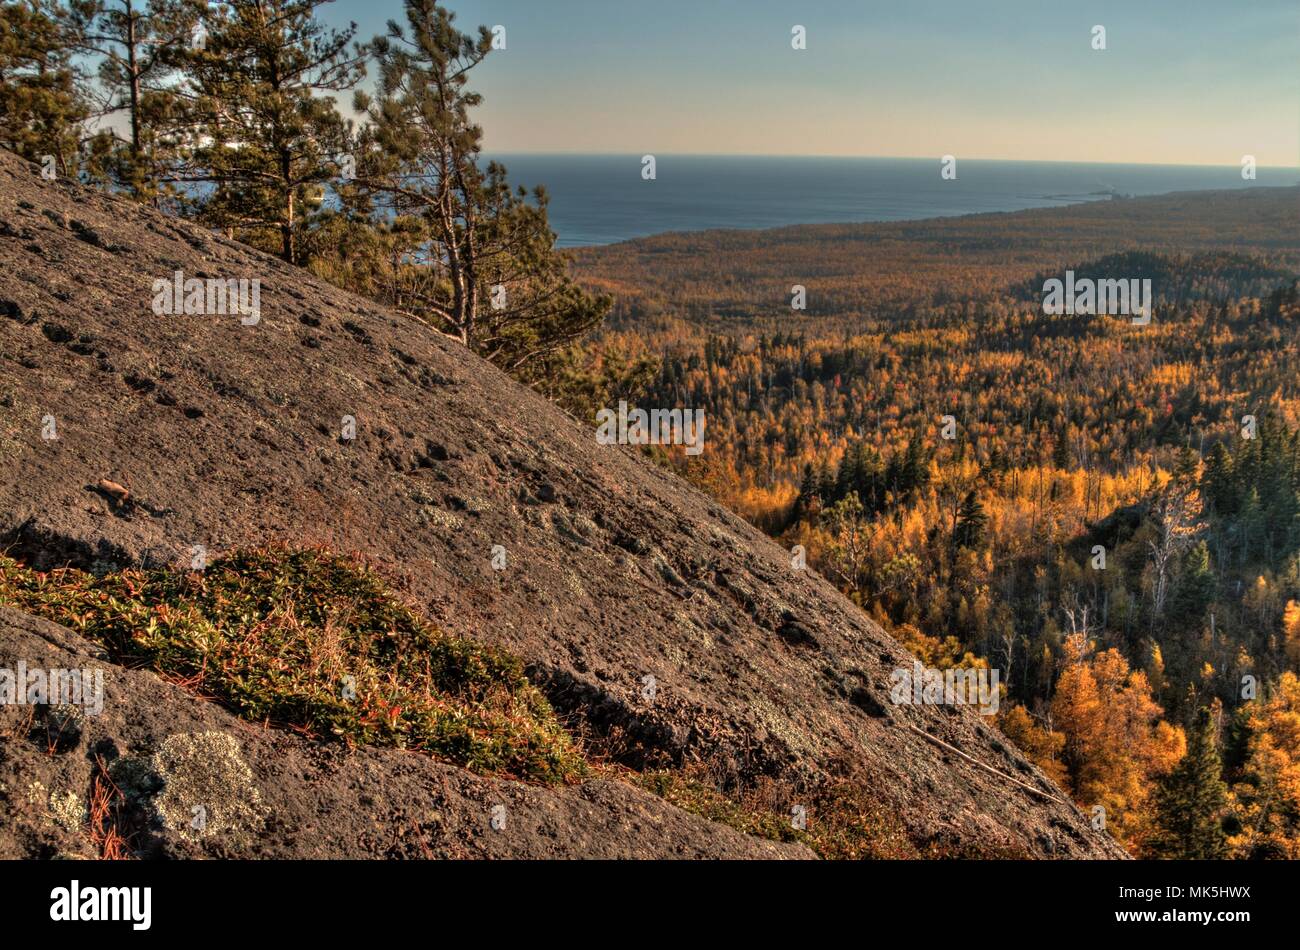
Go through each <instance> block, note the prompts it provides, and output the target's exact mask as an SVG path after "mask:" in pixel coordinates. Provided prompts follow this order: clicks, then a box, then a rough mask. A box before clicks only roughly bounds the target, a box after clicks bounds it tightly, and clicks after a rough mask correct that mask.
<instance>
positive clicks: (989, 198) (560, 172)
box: [491, 154, 1300, 247]
mask: <svg viewBox="0 0 1300 950" xmlns="http://www.w3.org/2000/svg"><path fill="white" fill-rule="evenodd" d="M491 157H492V158H495V159H497V160H499V161H501V162H502V163H503V164H504V165H505V166H506V168H507V169H508V171H509V173H510V181H511V182H512V183H513V184H515V185H526V186H528V187H529V188H531V187H532V186H534V185H537V184H541V185H545V186H546V189H547V191H549V192H550V196H551V204H550V221H551V227H552V228H553V229H554V230H555V232H556V234H557V235H559V243H560V245H561V246H564V247H575V246H580V245H587V244H611V243H613V242H615V241H626V240H628V239H629V238H635V237H644V236H645V235H648V234H658V233H660V232H663V231H698V230H703V229H706V228H772V227H780V226H783V225H789V224H818V223H828V222H844V221H899V220H907V219H917V218H934V217H946V216H950V215H959V214H972V213H976V212H982V211H1019V210H1023V209H1025V208H1042V207H1049V206H1052V205H1060V204H1069V203H1074V202H1079V201H1098V200H1107V198H1108V197H1109V194H1110V193H1111V192H1118V193H1121V194H1126V195H1154V194H1164V193H1166V192H1170V191H1202V190H1207V189H1220V188H1242V187H1251V186H1277V185H1295V184H1296V183H1297V180H1298V179H1300V172H1297V170H1296V169H1294V168H1261V169H1259V170H1258V172H1257V176H1258V177H1257V179H1256V180H1255V181H1243V180H1242V177H1241V168H1240V166H1235V165H1233V166H1225V167H1202V166H1188V165H1102V164H1082V163H1081V164H1071V163H1063V162H1003V161H977V160H974V159H970V160H961V159H959V160H958V162H957V178H956V179H955V180H952V181H945V180H943V179H942V178H940V176H939V161H938V160H937V159H933V160H931V159H908V158H786V157H759V156H752V157H747V156H704V155H658V156H656V166H657V167H656V174H657V177H656V178H655V180H653V181H645V180H643V179H642V177H641V156H640V155H539V154H530V155H523V154H519V155H493V156H491Z"/></svg>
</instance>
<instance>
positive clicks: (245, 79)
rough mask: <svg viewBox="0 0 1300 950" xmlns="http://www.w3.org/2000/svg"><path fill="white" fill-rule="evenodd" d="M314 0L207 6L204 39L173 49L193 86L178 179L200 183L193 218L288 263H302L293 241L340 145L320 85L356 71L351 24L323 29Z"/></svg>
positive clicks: (340, 166) (315, 211)
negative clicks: (181, 51)
mask: <svg viewBox="0 0 1300 950" xmlns="http://www.w3.org/2000/svg"><path fill="white" fill-rule="evenodd" d="M325 2H327V0H228V2H227V4H226V5H225V7H224V8H217V7H208V8H206V10H205V12H204V18H203V19H204V28H205V30H206V35H207V38H206V43H205V44H204V45H203V46H202V47H201V48H197V49H191V50H189V51H188V53H187V54H186V55H185V57H184V65H185V69H186V72H187V75H188V76H189V78H190V81H191V82H192V83H193V86H194V89H193V96H194V104H193V107H192V110H191V125H190V135H191V142H190V144H191V148H192V151H191V160H190V166H189V169H188V177H189V179H190V180H192V181H197V182H203V183H205V184H207V185H208V186H210V188H209V190H207V191H206V192H204V193H203V194H202V196H201V197H200V198H199V199H198V201H197V209H196V210H197V213H198V216H199V218H200V219H201V220H203V221H205V222H206V223H208V224H210V225H211V226H213V227H216V228H221V229H224V230H226V231H227V232H229V233H233V234H234V235H236V236H238V237H239V238H241V239H243V240H245V241H247V242H248V243H250V244H253V245H255V246H258V247H261V248H263V249H264V250H268V251H272V252H274V253H277V254H279V256H280V257H281V258H283V259H284V260H286V261H288V262H289V263H291V264H301V263H304V260H303V258H302V255H301V253H300V250H299V245H300V239H301V237H302V235H303V233H304V232H305V231H306V230H307V229H308V228H309V227H310V226H311V225H312V224H314V223H315V221H316V219H317V218H318V217H319V215H320V206H321V201H322V198H323V196H324V192H325V189H326V188H327V187H328V185H329V184H330V182H331V180H332V179H334V178H337V177H340V176H341V175H342V173H343V171H344V168H345V165H346V160H347V157H348V155H349V153H350V149H351V140H350V137H349V132H348V127H347V124H346V123H345V122H344V120H343V118H342V117H341V116H340V115H339V112H338V110H337V108H335V105H334V102H333V100H332V99H330V98H329V97H328V95H325V94H327V93H331V92H339V91H342V90H346V89H351V88H352V87H353V86H355V85H356V83H357V82H358V81H359V80H360V78H361V77H362V75H363V74H364V62H363V60H364V57H363V51H362V50H361V48H360V47H358V46H356V45H355V44H353V43H352V39H353V36H354V35H355V34H356V25H355V24H352V25H351V26H350V27H349V28H348V29H345V30H332V29H327V28H326V27H325V26H323V25H322V24H321V23H320V22H319V21H318V20H317V19H316V8H317V7H320V6H322V5H323V4H324V3H325ZM350 45H351V48H349V46H350Z"/></svg>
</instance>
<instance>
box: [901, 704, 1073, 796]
mask: <svg viewBox="0 0 1300 950" xmlns="http://www.w3.org/2000/svg"><path fill="white" fill-rule="evenodd" d="M903 725H905V726H907V728H909V729H911V730H912V731H913V732H915V733H916V734H917V735H918V736H920V737H921V738H923V739H929V740H930V741H931V742H933V743H934V744H935V745H937V746H941V747H942V748H944V749H947V750H948V751H949V752H955V753H957V754H958V755H960V756H961V757H962V758H963V759H965V760H966V761H967V762H973V763H974V764H975V765H978V766H979V767H980V768H982V769H984V770H986V771H989V772H992V773H993V774H994V775H996V776H998V777H999V778H1004V779H1006V780H1007V781H1008V782H1014V783H1015V784H1016V785H1019V786H1020V787H1021V788H1023V789H1024V790H1025V791H1027V792H1033V793H1034V794H1035V795H1038V796H1041V797H1042V798H1046V799H1047V800H1048V801H1049V802H1056V804H1058V805H1066V804H1069V803H1068V802H1063V801H1061V799H1059V798H1057V797H1056V796H1055V795H1049V794H1047V793H1046V792H1045V791H1043V790H1042V789H1039V788H1034V786H1032V785H1030V784H1029V783H1027V782H1022V781H1020V779H1018V778H1016V777H1015V776H1014V775H1008V774H1007V773H1006V772H1000V771H998V770H997V769H995V768H994V767H993V766H991V765H988V764H987V763H984V762H981V761H980V760H979V759H977V758H975V757H974V756H973V755H967V754H966V753H965V752H963V751H962V750H961V749H958V748H957V747H956V746H951V745H949V744H948V743H946V742H944V741H943V740H942V739H940V738H938V737H937V736H932V735H930V733H928V732H926V731H925V730H924V729H918V728H917V727H916V726H914V725H912V724H911V723H910V722H905V723H903Z"/></svg>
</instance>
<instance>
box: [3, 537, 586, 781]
mask: <svg viewBox="0 0 1300 950" xmlns="http://www.w3.org/2000/svg"><path fill="white" fill-rule="evenodd" d="M0 604H6V605H10V606H13V607H16V608H18V609H20V610H24V611H26V612H27V613H30V614H34V615H37V616H41V617H45V618H47V619H49V620H52V621H54V622H55V623H59V624H62V625H64V626H66V627H69V628H71V629H73V630H76V631H78V632H79V633H81V634H83V635H85V636H87V637H89V638H91V639H93V640H95V641H97V642H99V643H102V644H103V645H104V646H105V647H106V648H107V649H108V650H109V652H110V654H111V655H112V656H113V659H114V660H115V661H116V662H119V663H127V664H130V665H136V666H140V665H143V666H147V667H149V668H151V669H153V670H154V671H155V672H157V673H159V674H160V675H162V676H164V677H166V678H168V679H171V680H173V681H175V682H179V683H181V684H183V685H185V686H186V687H187V688H189V689H192V690H195V691H197V692H200V693H203V694H205V695H208V696H211V697H213V698H215V699H217V700H219V701H220V702H222V703H223V704H224V705H226V706H227V707H228V708H229V709H231V710H232V711H234V712H235V713H236V714H238V715H240V716H243V717H244V718H247V719H252V720H257V721H269V722H271V723H273V724H277V725H282V726H288V727H292V728H294V729H297V730H300V731H305V732H307V733H308V734H311V735H315V736H319V737H331V736H332V737H336V738H338V739H340V740H343V741H346V742H352V743H359V744H371V745H381V746H396V747H399V748H409V749H414V750H418V751H421V752H426V753H429V754H431V755H433V756H436V757H437V758H439V759H442V760H444V761H447V762H451V763H454V764H456V765H461V766H464V767H467V768H470V769H474V770H475V771H478V772H483V773H491V774H499V775H509V776H514V777H519V778H526V779H532V780H538V781H560V780H564V779H567V778H571V777H575V776H578V775H580V774H582V772H583V770H584V764H583V761H582V758H581V757H580V755H579V754H578V753H577V750H576V749H575V747H574V744H573V742H572V740H571V739H570V737H569V735H568V733H567V732H565V730H564V728H563V727H562V726H561V725H560V723H559V721H558V720H557V718H556V716H555V713H554V711H553V710H552V709H551V707H550V705H549V704H548V703H547V701H546V699H545V697H544V696H542V694H541V693H540V692H539V691H538V690H537V689H536V687H534V686H533V685H532V684H531V683H530V682H529V681H528V679H527V677H526V676H525V675H524V672H523V665H522V663H521V662H520V661H519V660H518V659H517V658H515V657H513V656H510V655H509V654H506V653H504V652H502V651H500V650H495V649H492V648H489V647H485V646H481V645H479V644H476V643H472V642H470V641H467V640H462V639H458V638H455V637H450V636H446V635H445V634H443V633H441V632H440V631H438V630H437V629H435V628H434V627H433V626H432V625H431V624H430V623H429V622H428V621H427V620H426V619H425V618H423V617H422V616H421V615H420V614H418V613H417V612H416V611H414V610H412V609H411V608H409V607H407V606H406V605H404V604H403V603H402V602H401V601H400V600H399V599H398V598H397V597H396V596H394V594H393V593H392V592H391V591H389V590H388V589H387V587H386V586H385V585H384V584H383V582H382V581H381V580H380V579H379V577H378V576H377V575H375V574H374V573H373V572H371V571H370V570H368V569H366V568H364V567H362V566H361V565H358V564H356V563H355V562H353V561H350V560H348V559H346V558H342V557H338V556H336V555H333V554H330V553H328V552H325V551H322V550H318V549H292V548H280V547H270V548H261V549H255V550H244V551H239V552H236V553H234V554H231V555H230V556H228V557H225V558H222V559H220V560H218V561H216V562H214V563H213V564H212V565H211V566H210V567H208V569H207V570H206V571H204V572H201V573H200V572H188V571H176V570H169V569H162V570H151V571H136V570H127V571H121V572H116V573H112V574H108V575H106V576H103V577H95V576H94V575H92V574H88V573H86V572H84V571H79V570H76V569H72V568H67V569H62V570H56V571H51V572H48V573H41V572H37V571H33V570H30V569H28V568H25V567H23V566H22V565H20V564H18V563H17V562H16V561H13V560H11V559H8V558H0Z"/></svg>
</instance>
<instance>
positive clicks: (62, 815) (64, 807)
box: [50, 792, 86, 831]
mask: <svg viewBox="0 0 1300 950" xmlns="http://www.w3.org/2000/svg"><path fill="white" fill-rule="evenodd" d="M50 815H51V816H52V817H53V818H54V823H55V824H56V825H58V826H59V827H60V828H62V829H63V830H65V831H80V830H81V826H82V824H84V823H85V821H86V806H85V804H83V803H82V801H81V797H80V796H79V795H78V794H77V793H76V792H63V793H62V794H60V793H59V792H51V793H50Z"/></svg>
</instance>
